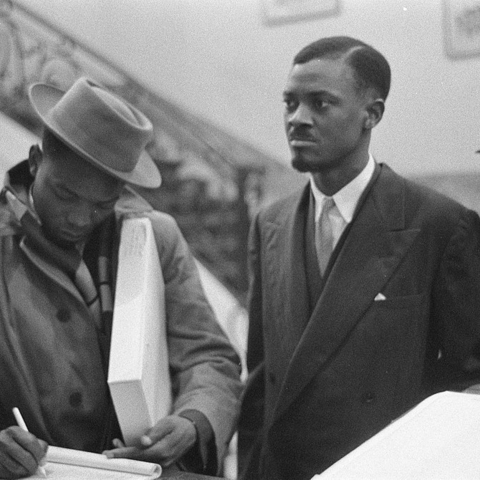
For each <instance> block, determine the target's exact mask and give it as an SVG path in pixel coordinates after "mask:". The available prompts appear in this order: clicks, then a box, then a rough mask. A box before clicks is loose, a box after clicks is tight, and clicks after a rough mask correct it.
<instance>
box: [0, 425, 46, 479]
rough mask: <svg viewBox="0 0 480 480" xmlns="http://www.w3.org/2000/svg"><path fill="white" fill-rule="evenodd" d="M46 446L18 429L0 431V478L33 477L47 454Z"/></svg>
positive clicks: (9, 428)
mask: <svg viewBox="0 0 480 480" xmlns="http://www.w3.org/2000/svg"><path fill="white" fill-rule="evenodd" d="M47 448H48V445H47V443H46V442H44V441H43V440H40V439H38V438H37V437H35V436H34V435H32V434H31V433H29V432H26V431H24V430H23V429H22V428H20V427H16V426H15V427H8V428H6V429H5V430H2V431H0V478H5V479H13V478H21V477H26V476H29V475H33V474H34V473H35V471H36V470H37V468H38V466H39V465H40V464H41V463H42V460H43V459H44V457H45V454H46V453H47Z"/></svg>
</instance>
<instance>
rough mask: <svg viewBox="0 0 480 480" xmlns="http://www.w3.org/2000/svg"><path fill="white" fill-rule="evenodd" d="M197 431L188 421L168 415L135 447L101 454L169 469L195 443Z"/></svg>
mask: <svg viewBox="0 0 480 480" xmlns="http://www.w3.org/2000/svg"><path fill="white" fill-rule="evenodd" d="M196 439H197V431H196V429H195V426H194V425H193V423H192V422H191V421H190V420H187V419H186V418H182V417H177V416H175V415H169V416H168V417H165V418H162V420H160V421H159V422H158V423H157V424H156V425H155V426H154V427H152V428H151V429H150V430H149V431H148V432H147V433H146V434H145V435H143V436H142V438H141V439H140V445H138V446H135V447H120V448H115V449H113V450H107V451H105V452H103V453H104V454H105V455H107V457H109V458H132V459H135V460H143V461H146V462H154V463H159V464H160V465H162V467H169V466H170V465H172V464H174V463H175V462H176V461H178V460H179V459H180V458H181V457H182V456H183V455H184V454H185V453H186V452H187V451H188V450H189V449H190V448H191V447H192V446H193V445H194V444H195V442H196Z"/></svg>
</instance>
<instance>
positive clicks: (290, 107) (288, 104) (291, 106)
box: [283, 98, 297, 112]
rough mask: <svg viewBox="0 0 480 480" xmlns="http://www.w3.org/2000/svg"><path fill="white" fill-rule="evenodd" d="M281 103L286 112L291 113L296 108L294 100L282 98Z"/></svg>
mask: <svg viewBox="0 0 480 480" xmlns="http://www.w3.org/2000/svg"><path fill="white" fill-rule="evenodd" d="M283 103H284V104H285V109H286V110H287V111H288V112H293V111H294V110H295V108H297V102H295V101H294V100H292V99H290V98H284V99H283Z"/></svg>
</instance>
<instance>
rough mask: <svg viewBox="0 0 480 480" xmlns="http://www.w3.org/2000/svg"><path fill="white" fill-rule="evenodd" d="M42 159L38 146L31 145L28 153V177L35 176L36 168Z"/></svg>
mask: <svg viewBox="0 0 480 480" xmlns="http://www.w3.org/2000/svg"><path fill="white" fill-rule="evenodd" d="M42 159H43V153H42V150H41V148H40V146H39V145H32V146H31V147H30V151H29V152H28V168H29V170H30V175H32V177H35V175H36V174H37V170H38V166H39V165H40V162H41V161H42Z"/></svg>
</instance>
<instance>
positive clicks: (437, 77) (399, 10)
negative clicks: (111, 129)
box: [17, 0, 480, 175]
mask: <svg viewBox="0 0 480 480" xmlns="http://www.w3.org/2000/svg"><path fill="white" fill-rule="evenodd" d="M299 1H300V2H301V1H302V0H299ZM443 1H444V0H339V2H340V12H339V14H338V15H336V16H332V17H328V18H321V19H312V20H309V21H302V22H296V23H291V24H285V25H277V26H266V25H264V24H263V23H262V15H261V8H260V7H261V5H260V2H261V0H101V1H100V0H49V1H48V2H45V0H17V2H18V3H20V4H22V5H24V6H26V7H28V8H30V9H31V10H33V11H35V12H37V13H38V14H40V15H41V16H44V17H45V18H47V19H48V20H49V21H50V22H52V23H54V24H56V25H58V26H59V27H61V28H63V29H65V30H66V31H68V32H70V33H71V34H73V36H75V37H76V38H77V39H79V40H80V41H82V42H83V43H85V44H87V45H88V46H90V47H91V48H94V49H95V50H96V51H97V52H98V53H100V54H101V55H103V56H107V57H109V58H111V59H113V60H114V61H115V62H116V63H117V64H119V65H120V66H121V67H122V68H124V69H125V70H127V71H128V72H130V73H132V74H133V75H134V76H135V77H136V78H137V79H139V80H140V81H141V82H143V83H144V84H146V85H147V86H149V87H150V88H152V89H154V90H155V91H156V92H158V93H160V94H161V95H164V96H166V97H167V98H169V99H171V100H173V101H175V102H177V103H178V104H180V105H182V106H184V107H187V108H189V109H191V110H192V111H194V112H195V113H197V114H200V115H202V116H203V117H205V118H207V119H208V120H210V121H213V122H214V123H215V124H217V125H219V126H221V127H222V128H224V129H225V130H227V131H228V132H230V133H233V134H235V135H237V136H239V137H240V138H243V139H245V140H247V141H249V142H251V143H252V144H254V145H255V146H257V147H259V148H260V149H262V150H263V151H265V152H266V153H269V154H271V155H273V156H275V157H276V158H278V159H279V161H281V162H288V160H289V158H288V148H287V143H286V141H285V138H284V132H283V123H282V107H283V106H282V103H281V92H282V89H283V86H284V82H285V79H286V75H287V73H288V70H289V66H290V62H291V58H292V57H293V55H294V54H295V53H296V52H297V51H298V50H299V49H300V48H301V47H303V46H304V45H305V44H306V43H308V42H310V41H312V40H314V39H316V38H317V37H320V36H326V35H337V34H348V35H352V36H356V37H359V38H361V39H362V40H364V41H366V42H369V43H371V44H372V45H374V46H376V47H377V48H378V49H379V50H380V51H382V52H383V53H384V54H385V55H386V57H387V58H388V59H389V61H390V63H391V66H392V71H393V84H392V91H391V95H390V98H389V99H388V102H387V110H386V114H385V116H384V119H383V121H382V123H381V124H380V125H379V126H378V127H377V131H376V132H375V133H374V140H373V144H372V150H373V153H374V154H375V156H376V157H377V158H378V159H379V160H383V161H387V162H388V163H389V164H390V165H391V166H393V167H394V168H395V169H396V170H397V171H399V172H401V173H405V174H409V175H415V174H418V173H435V172H480V155H475V154H474V151H475V150H477V149H479V148H480V128H479V127H480V120H479V115H478V112H479V111H480V81H479V80H480V56H479V57H470V58H466V59H457V60H452V59H451V58H449V57H447V56H446V54H445V49H444V39H443V37H444V31H443V19H442V12H443V8H442V7H443ZM462 1H472V0H462Z"/></svg>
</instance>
